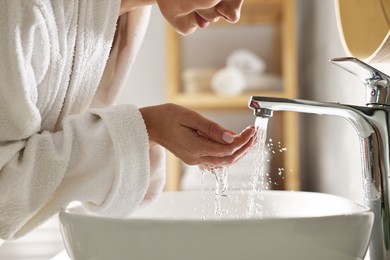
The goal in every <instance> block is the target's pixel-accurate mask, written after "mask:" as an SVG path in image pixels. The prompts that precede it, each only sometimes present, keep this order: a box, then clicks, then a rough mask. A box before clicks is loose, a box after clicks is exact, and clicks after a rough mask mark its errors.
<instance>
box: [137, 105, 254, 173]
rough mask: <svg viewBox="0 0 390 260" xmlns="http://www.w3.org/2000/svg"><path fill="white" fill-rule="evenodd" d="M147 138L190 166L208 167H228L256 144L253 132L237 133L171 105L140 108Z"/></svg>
mask: <svg viewBox="0 0 390 260" xmlns="http://www.w3.org/2000/svg"><path fill="white" fill-rule="evenodd" d="M140 111H141V114H142V116H143V118H144V120H145V124H146V127H147V130H148V133H149V138H150V140H151V141H154V142H156V143H158V144H160V145H162V146H163V147H165V148H166V149H167V150H169V151H170V152H171V153H173V154H174V155H176V156H177V157H178V158H180V159H181V160H183V162H185V163H186V164H189V165H199V166H202V167H207V168H214V167H224V166H228V165H230V164H232V163H234V162H236V161H237V160H238V159H240V158H241V157H242V156H243V155H245V153H246V152H247V151H248V149H249V148H251V146H252V145H253V144H254V142H255V129H254V127H253V126H249V127H247V128H246V129H245V130H244V131H242V132H241V133H240V134H238V135H236V134H235V133H234V132H233V131H231V130H228V129H225V128H223V127H222V126H220V125H218V124H216V123H214V122H212V121H210V120H208V119H206V118H204V117H203V116H201V115H199V114H198V113H196V112H194V111H191V110H189V109H186V108H184V107H181V106H178V105H174V104H163V105H158V106H151V107H144V108H141V109H140Z"/></svg>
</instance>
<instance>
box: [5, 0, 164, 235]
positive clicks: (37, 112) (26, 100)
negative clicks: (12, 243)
mask: <svg viewBox="0 0 390 260" xmlns="http://www.w3.org/2000/svg"><path fill="white" fill-rule="evenodd" d="M119 6H120V0H115V1H114V0H110V1H106V0H94V1H82V0H62V1H61V0H57V1H51V0H35V1H34V0H31V1H22V0H2V1H0V61H1V62H0V79H1V80H0V239H6V240H8V239H15V238H17V237H20V236H22V235H24V234H26V233H27V232H29V231H30V230H32V229H33V228H34V227H36V226H37V225H39V224H40V223H42V222H43V221H45V220H46V219H47V218H49V217H50V216H51V215H52V214H54V213H55V212H58V211H59V210H60V209H61V208H62V207H65V206H66V205H67V204H68V203H69V202H71V201H74V200H78V201H81V202H83V203H84V205H85V206H86V207H88V208H89V209H90V210H93V211H96V212H100V213H102V214H106V215H110V216H118V217H121V216H126V215H129V214H130V213H131V212H132V211H133V210H134V209H135V208H136V207H137V206H138V205H139V204H140V203H141V202H142V201H143V200H144V199H151V198H153V197H154V196H156V194H158V193H159V192H160V191H161V189H162V187H163V183H164V171H165V169H164V164H163V163H162V162H163V160H164V155H163V151H162V148H161V147H159V146H157V145H155V146H153V147H150V146H149V141H148V135H147V132H146V128H145V124H144V121H143V119H142V116H141V114H140V113H139V110H138V109H137V108H136V107H134V106H131V105H117V106H110V107H104V106H105V105H109V104H111V103H112V102H113V100H114V98H113V97H115V96H116V93H117V92H118V91H119V89H120V87H121V85H123V82H124V78H125V77H126V76H127V72H128V68H129V66H130V64H131V62H132V61H133V60H134V58H135V56H136V52H137V50H138V48H139V45H140V42H141V41H142V38H143V34H144V32H145V28H146V26H147V18H148V12H149V10H148V9H149V8H144V9H138V10H135V11H132V12H131V13H129V14H128V15H125V16H123V17H121V19H120V20H122V19H126V21H120V22H119V24H118V30H128V31H129V33H128V34H126V37H124V38H121V37H117V38H116V40H115V43H114V46H113V48H112V51H111V56H110V60H109V62H108V63H107V60H108V57H109V55H110V50H111V45H112V43H113V38H114V33H115V29H116V22H117V17H118V13H119ZM130 23H131V24H130ZM134 30H137V32H136V31H134ZM127 37H129V38H127ZM126 43H127V44H126ZM118 46H128V47H126V48H121V47H118ZM122 55H123V56H122ZM126 55H128V56H127V57H128V58H126V59H125V58H123V59H120V58H119V57H124V56H126ZM106 64H107V68H106V69H105V67H106ZM116 70H117V71H116ZM104 71H105V72H104ZM103 73H104V74H103ZM102 78H103V79H102ZM99 82H101V84H100V85H99ZM95 93H98V94H97V95H95ZM105 94H107V95H105ZM104 97H108V98H104ZM92 100H94V104H95V107H97V106H98V107H100V108H93V109H91V108H90V105H91V102H92ZM149 150H150V151H149ZM150 174H152V175H150Z"/></svg>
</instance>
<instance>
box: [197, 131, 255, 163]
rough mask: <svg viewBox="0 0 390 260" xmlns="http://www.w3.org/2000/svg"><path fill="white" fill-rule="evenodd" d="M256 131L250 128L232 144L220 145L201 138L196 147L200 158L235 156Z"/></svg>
mask: <svg viewBox="0 0 390 260" xmlns="http://www.w3.org/2000/svg"><path fill="white" fill-rule="evenodd" d="M255 132H256V131H255V129H254V128H251V127H248V128H246V129H245V130H244V131H242V132H241V133H240V135H237V136H235V138H234V141H233V142H232V143H231V144H225V145H223V144H219V143H216V142H213V141H211V140H209V139H205V138H199V139H200V140H199V142H197V144H196V146H195V147H194V148H195V149H196V150H197V151H199V156H200V157H203V156H211V157H225V156H230V155H232V154H234V153H235V152H236V151H237V150H239V149H240V148H241V147H243V146H244V145H245V144H246V143H247V142H248V141H249V139H250V138H251V137H252V136H254V134H255Z"/></svg>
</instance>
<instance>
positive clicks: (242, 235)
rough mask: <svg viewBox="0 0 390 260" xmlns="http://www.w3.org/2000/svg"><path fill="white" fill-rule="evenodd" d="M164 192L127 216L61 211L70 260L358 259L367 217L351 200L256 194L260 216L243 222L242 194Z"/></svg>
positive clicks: (370, 215)
mask: <svg viewBox="0 0 390 260" xmlns="http://www.w3.org/2000/svg"><path fill="white" fill-rule="evenodd" d="M203 195H204V196H203V197H202V195H201V192H192V191H191V192H189V191H183V192H172V193H169V192H166V193H163V194H162V195H161V196H160V197H159V199H158V200H157V201H155V202H154V203H152V204H150V205H148V206H145V207H144V208H142V209H140V210H139V211H137V212H136V213H135V214H134V215H133V216H132V217H131V218H128V219H115V218H107V217H101V216H97V215H94V214H93V213H89V212H87V211H86V210H85V209H83V208H81V207H80V206H78V207H73V208H69V209H66V210H65V211H63V212H61V213H60V223H61V230H62V234H63V238H64V242H65V246H66V249H67V251H68V253H69V255H70V257H71V258H72V259H83V260H88V259H102V260H103V259H104V260H107V259H114V260H115V259H134V260H151V259H158V260H246V259H248V260H254V259H265V260H278V259H289V260H293V259H299V260H302V259H316V260H321V259H324V260H330V259H332V260H337V259H343V260H349V259H351V260H352V259H363V258H364V256H365V254H366V251H367V247H368V244H369V240H370V235H371V229H372V224H373V220H374V215H373V213H372V212H371V211H369V210H368V209H367V208H366V207H363V206H361V205H359V204H356V203H354V202H352V201H350V200H347V199H344V198H341V197H337V196H333V195H328V194H322V193H309V192H289V191H263V193H262V196H263V199H261V200H259V202H258V203H259V204H260V205H261V206H262V211H261V213H262V216H261V217H256V218H247V217H246V208H247V199H248V192H229V193H228V197H227V198H222V208H223V209H225V210H227V211H228V213H227V214H226V215H224V216H223V217H222V218H219V217H215V214H214V209H215V207H214V198H215V196H214V193H213V192H205V193H204V194H203Z"/></svg>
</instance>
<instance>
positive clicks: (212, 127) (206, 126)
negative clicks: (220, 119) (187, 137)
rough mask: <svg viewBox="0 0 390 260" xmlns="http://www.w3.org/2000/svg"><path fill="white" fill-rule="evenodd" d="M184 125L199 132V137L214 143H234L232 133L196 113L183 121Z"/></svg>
mask: <svg viewBox="0 0 390 260" xmlns="http://www.w3.org/2000/svg"><path fill="white" fill-rule="evenodd" d="M185 124H186V126H187V127H190V128H192V129H194V130H196V131H199V132H200V134H201V135H203V136H205V137H207V138H208V139H211V140H213V141H215V142H218V143H221V144H230V143H232V142H233V141H234V135H235V133H234V131H232V130H229V129H226V128H224V127H222V126H220V125H219V124H217V123H215V122H213V121H211V120H208V119H207V118H205V117H203V116H201V115H200V114H198V113H195V112H193V113H191V115H190V116H189V117H188V118H187V120H185Z"/></svg>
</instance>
